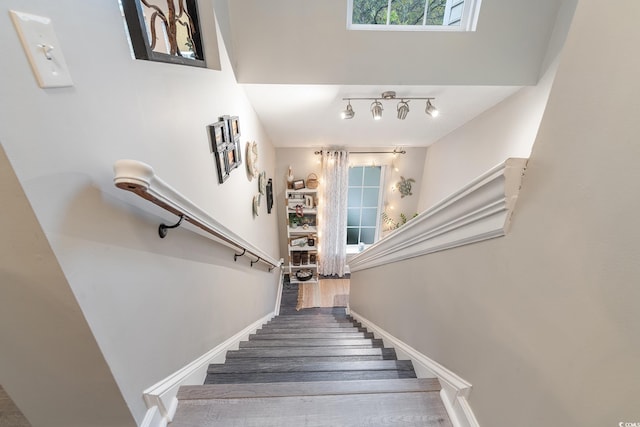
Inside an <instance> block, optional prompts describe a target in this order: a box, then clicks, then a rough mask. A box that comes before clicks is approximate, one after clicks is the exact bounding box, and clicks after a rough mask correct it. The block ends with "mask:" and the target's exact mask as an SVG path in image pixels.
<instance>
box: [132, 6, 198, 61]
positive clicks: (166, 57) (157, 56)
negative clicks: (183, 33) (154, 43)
mask: <svg viewBox="0 0 640 427" xmlns="http://www.w3.org/2000/svg"><path fill="white" fill-rule="evenodd" d="M144 1H146V0H122V9H123V11H124V16H125V19H126V21H127V28H128V29H129V35H130V37H131V45H132V47H133V52H134V54H135V56H136V58H137V59H143V60H147V61H156V62H166V63H171V64H181V65H189V66H192V67H202V68H205V67H206V66H207V63H206V60H205V56H204V49H203V44H202V32H201V30H200V15H199V14H198V2H197V0H179V1H180V2H182V5H183V6H184V10H185V12H186V14H188V16H189V17H190V18H191V20H190V21H189V22H190V27H191V28H192V36H191V45H192V46H191V47H192V52H193V58H191V57H187V56H182V55H180V54H179V53H176V54H175V55H171V54H168V53H163V52H158V51H155V50H153V49H151V42H150V40H149V36H148V35H147V34H148V33H147V23H146V22H145V14H144V12H145V10H146V11H147V15H148V16H152V15H153V12H155V11H157V10H154V9H151V8H149V7H147V6H145V5H143V3H142V2H144ZM171 1H173V0H171ZM143 8H145V9H143ZM183 16H186V15H183ZM158 19H159V18H158ZM159 20H160V21H162V22H164V20H162V19H159ZM177 25H178V27H183V26H182V25H180V24H177Z"/></svg>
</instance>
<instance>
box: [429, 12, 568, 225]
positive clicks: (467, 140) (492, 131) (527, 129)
mask: <svg viewBox="0 0 640 427" xmlns="http://www.w3.org/2000/svg"><path fill="white" fill-rule="evenodd" d="M575 4H576V2H575V1H569V0H567V1H564V2H563V3H562V5H561V8H560V10H559V12H558V16H557V19H556V26H555V28H554V31H553V32H552V36H551V39H550V40H549V47H548V50H547V53H546V55H545V60H544V62H543V67H544V68H543V69H542V71H541V78H540V80H539V81H538V83H537V84H536V85H535V86H527V87H524V88H522V89H520V90H519V91H518V92H516V93H515V94H513V95H511V96H510V97H509V98H507V99H505V100H504V101H502V102H500V103H499V104H497V105H496V106H494V107H493V108H490V109H489V110H487V111H485V112H484V113H482V114H481V115H479V116H478V117H476V118H475V119H473V120H471V121H469V122H468V123H466V124H465V125H463V126H461V127H460V128H458V129H456V130H455V131H453V132H451V133H450V134H449V135H447V136H445V137H444V138H442V139H440V140H438V141H437V142H436V143H434V144H432V145H431V146H429V152H428V153H427V158H426V160H425V165H424V170H425V172H424V175H423V181H422V185H421V186H420V201H419V203H418V209H419V211H420V212H422V211H424V210H426V209H427V208H429V207H431V206H433V205H434V204H435V203H437V202H439V201H440V200H442V199H444V198H445V197H447V196H449V195H450V194H452V193H453V192H455V191H457V190H458V189H460V188H461V187H462V186H464V185H465V184H467V183H468V182H470V181H472V180H473V179H474V178H476V177H478V176H480V175H481V174H483V173H484V172H486V171H488V170H489V169H491V168H492V167H494V166H495V165H497V164H499V163H501V162H503V161H504V160H506V159H507V158H510V157H524V158H527V157H529V155H530V153H531V147H532V146H533V143H534V141H535V138H536V135H537V132H538V128H539V126H540V120H541V119H542V114H543V113H544V109H545V107H546V104H547V99H548V97H549V92H550V90H551V85H552V84H553V79H554V78H555V74H556V69H557V67H558V55H559V53H560V51H561V50H562V46H563V44H564V40H565V38H566V35H567V30H568V28H569V25H570V23H571V19H572V16H573V11H574V10H575Z"/></svg>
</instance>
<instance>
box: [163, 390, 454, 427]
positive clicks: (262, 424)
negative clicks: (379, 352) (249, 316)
mask: <svg viewBox="0 0 640 427" xmlns="http://www.w3.org/2000/svg"><path fill="white" fill-rule="evenodd" d="M213 426H216V427H321V426H331V427H352V426H353V427H356V426H358V427H362V426H379V427H384V426H423V427H451V423H450V422H449V419H448V417H447V416H446V411H445V409H444V405H443V403H442V400H441V399H440V394H439V393H438V392H406V393H377V394H356V395H321V396H287V397H258V398H241V399H202V400H186V401H182V402H181V403H180V406H179V407H178V411H177V412H176V415H175V417H174V421H173V422H172V423H171V424H170V427H213Z"/></svg>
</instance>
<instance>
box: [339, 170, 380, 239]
mask: <svg viewBox="0 0 640 427" xmlns="http://www.w3.org/2000/svg"><path fill="white" fill-rule="evenodd" d="M382 179H383V169H382V166H355V167H350V168H349V195H348V201H347V247H348V246H354V247H357V246H358V244H359V243H364V244H365V245H370V244H372V243H374V242H375V241H376V240H377V239H378V225H379V224H380V214H379V213H380V204H381V201H382V194H381V190H382V186H381V183H382V182H383V181H382Z"/></svg>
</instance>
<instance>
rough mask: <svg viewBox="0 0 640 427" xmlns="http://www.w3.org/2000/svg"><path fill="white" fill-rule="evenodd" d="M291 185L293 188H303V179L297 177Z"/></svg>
mask: <svg viewBox="0 0 640 427" xmlns="http://www.w3.org/2000/svg"><path fill="white" fill-rule="evenodd" d="M292 186H293V189H294V190H302V189H303V188H304V179H298V180H295V181H293V184H292Z"/></svg>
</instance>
